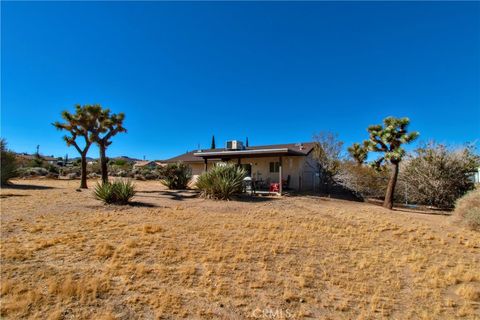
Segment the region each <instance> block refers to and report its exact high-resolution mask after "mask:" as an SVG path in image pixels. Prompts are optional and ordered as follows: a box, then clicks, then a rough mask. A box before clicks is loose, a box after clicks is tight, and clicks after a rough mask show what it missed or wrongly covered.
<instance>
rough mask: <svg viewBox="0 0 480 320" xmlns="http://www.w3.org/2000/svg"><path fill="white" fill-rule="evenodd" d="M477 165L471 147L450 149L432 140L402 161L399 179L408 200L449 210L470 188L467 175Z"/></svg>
mask: <svg viewBox="0 0 480 320" xmlns="http://www.w3.org/2000/svg"><path fill="white" fill-rule="evenodd" d="M479 165H480V158H479V157H478V156H477V155H475V153H474V150H473V147H470V146H467V147H463V148H457V149H453V148H449V147H448V146H445V145H442V144H436V143H434V142H431V143H428V144H426V145H424V146H422V147H420V148H418V149H417V150H415V155H413V156H410V157H409V158H407V159H405V161H403V162H402V165H401V170H400V181H401V184H402V185H403V187H404V188H406V192H407V194H408V201H409V202H413V203H417V204H424V205H431V206H435V207H439V208H447V209H450V208H453V206H454V204H455V201H456V200H457V199H458V198H460V197H461V196H463V195H464V194H465V193H466V192H468V191H469V190H471V189H473V187H474V185H473V182H472V180H471V179H470V175H471V173H472V172H474V171H476V170H477V168H478V166H479Z"/></svg>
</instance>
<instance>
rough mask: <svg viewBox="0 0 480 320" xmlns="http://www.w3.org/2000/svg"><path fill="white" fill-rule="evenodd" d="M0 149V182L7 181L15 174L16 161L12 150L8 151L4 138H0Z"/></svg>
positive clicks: (4, 182)
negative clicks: (0, 164)
mask: <svg viewBox="0 0 480 320" xmlns="http://www.w3.org/2000/svg"><path fill="white" fill-rule="evenodd" d="M0 149H1V159H0V161H1V163H2V166H1V180H2V181H1V184H2V185H4V184H6V183H8V180H9V179H11V178H15V177H16V176H17V167H18V166H17V161H16V159H15V155H14V154H13V152H10V151H8V149H7V142H6V141H5V139H0Z"/></svg>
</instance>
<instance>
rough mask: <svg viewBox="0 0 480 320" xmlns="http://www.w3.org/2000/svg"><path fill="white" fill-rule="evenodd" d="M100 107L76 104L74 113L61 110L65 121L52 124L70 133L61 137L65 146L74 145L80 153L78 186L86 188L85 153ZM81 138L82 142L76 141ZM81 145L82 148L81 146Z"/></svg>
mask: <svg viewBox="0 0 480 320" xmlns="http://www.w3.org/2000/svg"><path fill="white" fill-rule="evenodd" d="M100 111H101V110H100V109H99V108H98V107H97V106H92V105H83V106H81V105H76V106H75V113H70V112H68V111H63V112H62V118H63V120H65V122H63V123H62V122H58V121H57V122H54V123H53V126H55V128H57V129H58V130H65V131H68V132H69V133H70V135H65V136H64V137H63V139H64V140H65V142H66V143H67V146H69V147H70V146H74V147H75V149H76V150H77V151H78V153H80V157H81V167H82V177H81V182H80V188H83V189H87V188H88V187H87V153H88V150H89V149H90V146H91V145H92V143H93V134H92V133H93V132H97V131H98V118H99V116H100ZM79 137H82V138H83V140H84V141H83V144H80V142H79V141H77V138H79ZM81 145H83V148H82V147H81Z"/></svg>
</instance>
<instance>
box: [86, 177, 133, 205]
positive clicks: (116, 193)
mask: <svg viewBox="0 0 480 320" xmlns="http://www.w3.org/2000/svg"><path fill="white" fill-rule="evenodd" d="M135 193H136V191H135V185H134V184H133V183H132V182H131V181H130V180H115V181H113V182H106V183H97V185H96V186H95V191H94V194H95V198H96V199H98V200H101V201H103V202H104V203H106V204H120V205H125V204H128V202H129V201H130V199H132V198H133V196H134V195H135Z"/></svg>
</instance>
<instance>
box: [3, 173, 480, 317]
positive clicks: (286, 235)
mask: <svg viewBox="0 0 480 320" xmlns="http://www.w3.org/2000/svg"><path fill="white" fill-rule="evenodd" d="M14 184H15V186H13V187H8V188H3V189H2V190H1V292H0V293H1V306H0V310H1V315H2V317H4V318H6V319H17V318H38V319H177V318H185V319H353V318H355V319H378V318H392V319H414V318H415V319H418V318H425V319H451V318H457V317H464V318H466V319H480V234H479V233H474V232H473V231H469V230H466V229H463V228H460V227H458V226H456V225H455V224H454V223H452V221H451V218H450V217H448V216H446V215H441V214H435V215H433V214H425V213H419V212H406V211H398V210H396V211H388V210H384V209H383V208H381V207H379V206H375V205H372V204H367V203H358V202H349V201H342V200H334V199H327V198H320V197H315V196H295V197H282V198H279V197H265V198H252V199H249V198H245V199H241V201H229V202H220V201H212V200H204V199H200V198H198V197H197V195H196V193H195V192H193V191H183V192H176V191H167V190H165V188H163V187H162V186H161V185H160V184H159V183H158V182H136V185H137V189H138V191H139V192H138V195H137V196H136V197H135V198H134V201H135V202H134V203H133V204H132V205H131V206H125V207H120V206H105V205H102V204H101V202H99V201H97V200H95V199H94V198H93V196H92V190H91V189H93V186H94V182H92V181H89V184H90V188H91V189H89V190H86V191H85V190H84V191H81V192H79V191H76V188H77V187H78V185H79V182H78V181H53V180H17V181H14Z"/></svg>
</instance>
